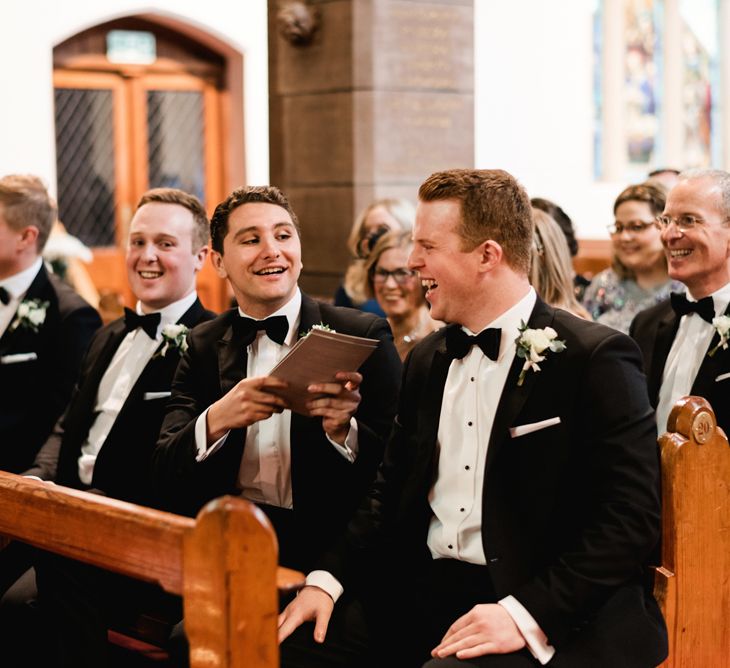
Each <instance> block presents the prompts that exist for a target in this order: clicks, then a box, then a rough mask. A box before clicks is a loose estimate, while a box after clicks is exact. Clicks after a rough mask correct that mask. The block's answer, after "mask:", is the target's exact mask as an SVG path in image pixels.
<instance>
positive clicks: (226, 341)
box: [218, 309, 248, 396]
mask: <svg viewBox="0 0 730 668" xmlns="http://www.w3.org/2000/svg"><path fill="white" fill-rule="evenodd" d="M229 313H230V317H229V318H228V319H227V321H226V326H225V328H224V329H223V334H222V336H221V338H220V340H219V341H218V377H219V381H220V386H221V396H223V395H225V394H228V392H230V390H231V389H232V388H233V387H234V385H236V384H237V383H238V382H239V381H241V380H243V379H244V378H245V377H246V368H247V366H248V354H247V352H246V347H245V346H242V345H241V344H240V343H239V342H238V341H236V340H235V339H234V336H233V327H232V325H231V323H232V322H233V318H237V317H238V310H237V309H234V310H232V311H230V312H229Z"/></svg>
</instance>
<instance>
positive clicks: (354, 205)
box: [269, 0, 474, 297]
mask: <svg viewBox="0 0 730 668" xmlns="http://www.w3.org/2000/svg"><path fill="white" fill-rule="evenodd" d="M292 4H294V5H299V6H300V7H299V8H300V9H301V8H302V6H304V7H306V8H307V9H308V10H309V11H310V12H313V13H314V14H316V15H317V16H318V24H319V25H318V28H317V29H316V31H315V32H314V35H313V37H312V39H311V41H310V42H308V43H305V44H297V43H293V42H292V41H291V40H289V39H287V38H286V37H285V35H284V32H283V30H282V24H281V22H280V21H279V20H277V15H279V14H280V12H281V11H282V9H284V10H289V9H291V5H292ZM290 16H291V15H290ZM290 24H291V22H290ZM473 46H474V35H473V0H441V2H429V1H428V0H309V2H307V3H292V2H290V1H289V0H280V1H279V2H276V1H275V0H270V2H269V86H270V133H271V135H270V136H271V139H270V145H271V182H272V183H273V184H275V185H278V186H279V187H280V188H282V190H284V192H285V193H287V194H288V195H289V197H290V198H291V200H292V204H293V206H294V208H295V210H296V211H297V213H298V214H299V216H300V219H301V224H302V233H303V240H302V243H303V252H304V272H303V275H302V287H303V288H304V289H305V290H307V291H309V292H311V293H313V294H316V295H321V296H325V297H329V296H331V295H332V294H333V293H334V289H335V288H336V286H337V285H338V284H339V282H340V279H341V277H342V273H343V271H344V268H345V267H346V265H347V263H348V261H349V257H348V252H347V249H346V247H345V242H346V239H347V236H348V233H349V230H350V227H351V225H352V222H353V219H354V217H355V216H356V215H357V213H358V212H359V211H360V210H361V209H362V208H363V207H365V206H367V204H369V203H370V202H371V201H372V200H373V199H375V198H380V197H407V198H409V199H411V200H412V201H413V202H414V203H415V200H416V195H417V189H418V186H419V185H420V183H421V182H422V181H423V180H424V179H425V177H427V176H428V175H429V174H431V173H432V172H434V171H437V170H439V169H448V168H452V167H471V166H473V162H474V146H473V138H474V65H473V51H474V48H473Z"/></svg>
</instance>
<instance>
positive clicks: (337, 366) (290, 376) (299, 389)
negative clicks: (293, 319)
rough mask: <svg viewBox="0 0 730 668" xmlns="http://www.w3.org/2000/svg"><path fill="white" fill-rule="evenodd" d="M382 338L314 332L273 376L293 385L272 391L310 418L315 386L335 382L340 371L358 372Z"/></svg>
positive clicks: (296, 347) (304, 339)
mask: <svg viewBox="0 0 730 668" xmlns="http://www.w3.org/2000/svg"><path fill="white" fill-rule="evenodd" d="M378 343H379V342H378V339H368V338H364V337H361V336H351V335H349V334H339V333H338V332H334V331H328V330H324V329H317V328H314V329H312V330H311V331H310V332H309V333H308V334H307V335H306V336H303V337H302V338H301V339H299V341H297V342H296V344H294V347H293V348H292V349H291V350H290V351H289V353H288V354H287V356H286V357H284V359H282V360H281V361H280V362H279V363H278V364H277V365H276V366H275V367H274V368H273V369H272V370H271V373H270V374H269V375H271V376H274V377H276V378H280V379H281V380H285V381H286V382H287V383H289V387H287V388H286V389H285V390H275V391H274V390H270V391H271V392H274V393H275V394H278V395H279V396H280V397H283V398H284V399H286V400H287V402H289V406H290V407H291V409H292V410H293V411H294V412H296V413H301V414H302V415H309V411H308V410H307V408H306V403H307V402H308V401H311V400H312V399H314V398H315V395H313V394H311V393H310V392H307V388H308V387H309V386H310V385H311V384H312V383H331V382H333V381H335V374H336V373H337V372H338V371H357V369H359V368H360V366H361V365H362V363H363V362H364V361H365V360H366V359H367V358H368V357H370V354H371V353H372V352H373V350H375V348H377V346H378Z"/></svg>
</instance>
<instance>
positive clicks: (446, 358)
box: [420, 325, 458, 447]
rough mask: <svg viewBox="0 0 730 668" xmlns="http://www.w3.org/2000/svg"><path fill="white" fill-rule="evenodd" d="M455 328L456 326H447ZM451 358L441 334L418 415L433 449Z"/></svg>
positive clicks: (444, 338)
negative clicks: (422, 421) (420, 416)
mask: <svg viewBox="0 0 730 668" xmlns="http://www.w3.org/2000/svg"><path fill="white" fill-rule="evenodd" d="M449 326H450V327H457V326H458V325H449ZM451 362H452V357H451V355H449V353H448V352H447V351H446V333H445V331H444V332H442V333H441V340H440V341H439V344H438V346H437V348H436V350H435V351H434V353H433V359H432V361H431V368H430V370H429V374H428V380H427V381H426V383H427V387H426V391H425V392H424V393H423V407H422V410H421V411H420V414H421V415H422V416H423V420H424V433H426V434H433V441H432V444H433V446H434V447H435V445H436V439H437V437H438V431H439V422H440V418H441V404H442V402H443V398H444V386H445V385H446V378H447V377H448V375H449V367H450V366H451Z"/></svg>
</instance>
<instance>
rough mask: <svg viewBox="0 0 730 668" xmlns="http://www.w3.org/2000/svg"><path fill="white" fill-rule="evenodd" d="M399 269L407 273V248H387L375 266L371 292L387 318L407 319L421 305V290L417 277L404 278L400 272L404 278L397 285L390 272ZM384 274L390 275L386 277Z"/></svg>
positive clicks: (414, 275) (415, 275)
mask: <svg viewBox="0 0 730 668" xmlns="http://www.w3.org/2000/svg"><path fill="white" fill-rule="evenodd" d="M399 269H400V270H405V271H406V272H407V271H408V249H407V248H389V249H388V250H386V251H383V252H382V253H381V255H380V257H379V258H378V261H377V263H376V265H375V274H374V276H373V291H374V292H375V298H376V299H377V300H378V303H379V304H380V306H381V307H382V309H383V311H384V312H385V315H386V316H387V317H388V318H395V319H402V318H407V317H409V316H410V315H411V314H413V313H414V312H415V311H416V310H417V309H418V308H419V307H420V306H421V305H422V304H423V289H422V287H421V282H420V280H419V279H418V275H417V274H413V275H412V276H407V277H406V276H405V272H400V273H402V274H403V276H404V278H403V279H402V282H401V283H398V282H397V281H396V280H395V278H394V276H393V275H392V272H395V271H397V270H399ZM384 272H391V273H390V274H389V275H388V274H385V273H384ZM383 278H384V279H385V280H383Z"/></svg>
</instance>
